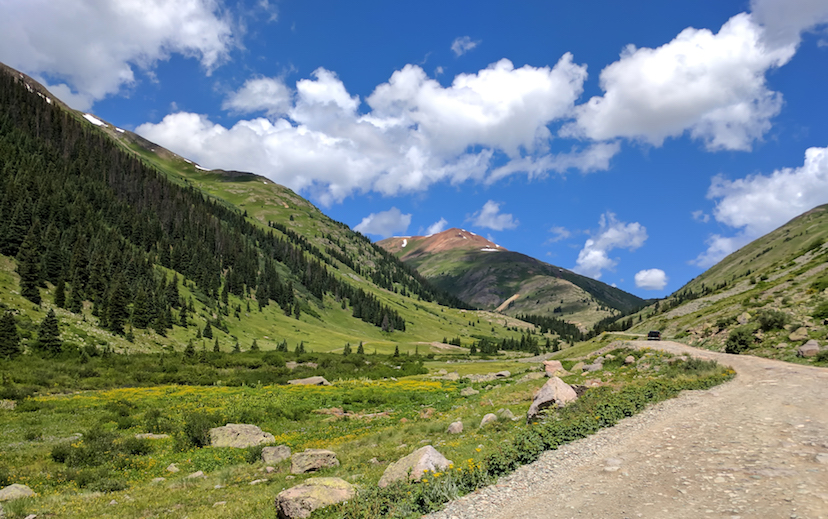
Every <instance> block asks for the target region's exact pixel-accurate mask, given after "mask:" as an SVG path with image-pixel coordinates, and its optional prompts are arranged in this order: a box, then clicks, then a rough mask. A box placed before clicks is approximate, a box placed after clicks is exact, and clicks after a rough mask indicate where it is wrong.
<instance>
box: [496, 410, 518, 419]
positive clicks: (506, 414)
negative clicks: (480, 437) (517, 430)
mask: <svg viewBox="0 0 828 519" xmlns="http://www.w3.org/2000/svg"><path fill="white" fill-rule="evenodd" d="M497 416H498V417H500V418H502V419H504V420H512V421H515V420H517V416H515V414H514V413H513V412H512V410H511V409H508V408H506V409H503V408H501V409H498V410H497Z"/></svg>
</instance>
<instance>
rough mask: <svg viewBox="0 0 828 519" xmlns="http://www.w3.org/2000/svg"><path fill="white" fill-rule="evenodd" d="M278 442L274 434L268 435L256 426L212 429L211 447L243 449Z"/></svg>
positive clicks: (240, 425)
mask: <svg viewBox="0 0 828 519" xmlns="http://www.w3.org/2000/svg"><path fill="white" fill-rule="evenodd" d="M275 440H276V438H274V437H273V435H272V434H270V433H266V432H264V431H262V430H261V429H259V428H258V427H256V426H255V425H250V424H244V423H229V424H227V425H225V426H223V427H214V428H212V429H210V446H211V447H236V448H239V449H243V448H246V447H254V446H256V445H261V444H263V443H272V442H274V441H275Z"/></svg>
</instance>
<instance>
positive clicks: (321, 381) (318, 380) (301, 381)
mask: <svg viewBox="0 0 828 519" xmlns="http://www.w3.org/2000/svg"><path fill="white" fill-rule="evenodd" d="M288 384H293V385H295V386H330V385H331V383H330V382H328V381H327V380H325V377H308V378H297V379H294V380H288Z"/></svg>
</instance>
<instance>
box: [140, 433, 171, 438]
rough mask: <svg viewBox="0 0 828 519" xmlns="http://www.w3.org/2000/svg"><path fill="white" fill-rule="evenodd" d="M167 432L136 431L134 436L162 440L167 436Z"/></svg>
mask: <svg viewBox="0 0 828 519" xmlns="http://www.w3.org/2000/svg"><path fill="white" fill-rule="evenodd" d="M169 437H170V435H169V434H155V433H138V434H136V435H135V438H137V439H139V440H163V439H166V438H169Z"/></svg>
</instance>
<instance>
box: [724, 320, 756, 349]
mask: <svg viewBox="0 0 828 519" xmlns="http://www.w3.org/2000/svg"><path fill="white" fill-rule="evenodd" d="M754 340H755V339H754V337H753V330H752V329H751V328H750V327H749V326H740V327H739V328H736V329H735V330H733V331H732V332H730V335H729V336H728V337H727V341H726V342H725V353H732V354H735V355H738V354H740V353H742V352H743V351H745V350H748V349H749V348H751V347H752V346H753V342H754Z"/></svg>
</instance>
